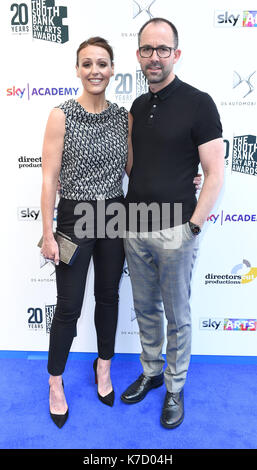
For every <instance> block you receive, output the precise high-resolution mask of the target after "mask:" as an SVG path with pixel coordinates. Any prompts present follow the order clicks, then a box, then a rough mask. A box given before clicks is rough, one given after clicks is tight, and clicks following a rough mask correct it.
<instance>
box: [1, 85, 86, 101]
mask: <svg viewBox="0 0 257 470" xmlns="http://www.w3.org/2000/svg"><path fill="white" fill-rule="evenodd" d="M78 91H79V88H72V87H69V88H68V87H67V88H66V87H59V88H55V87H40V88H35V87H32V86H31V85H30V84H29V83H27V85H26V87H24V88H21V87H17V86H16V85H13V86H12V87H10V88H7V90H6V96H12V97H15V98H20V99H22V98H27V99H28V100H30V99H31V98H34V97H35V96H57V95H58V96H69V97H70V98H71V97H73V96H76V95H77V93H78Z"/></svg>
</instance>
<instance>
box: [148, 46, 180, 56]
mask: <svg viewBox="0 0 257 470" xmlns="http://www.w3.org/2000/svg"><path fill="white" fill-rule="evenodd" d="M172 50H173V51H175V50H176V49H175V47H168V46H159V47H151V46H142V47H139V54H140V56H141V57H143V58H144V59H148V58H149V57H152V55H153V52H154V51H156V52H157V55H158V57H160V58H161V59H167V58H168V57H169V56H170V54H171V51H172Z"/></svg>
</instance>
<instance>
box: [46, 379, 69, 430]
mask: <svg viewBox="0 0 257 470" xmlns="http://www.w3.org/2000/svg"><path fill="white" fill-rule="evenodd" d="M62 386H63V388H64V383H63V381H62ZM49 395H50V386H49ZM49 413H50V416H51V418H52V420H53V422H54V424H56V426H58V428H62V427H63V425H64V424H65V423H66V421H67V418H68V416H69V408H67V411H66V413H64V414H63V415H56V414H54V413H51V411H50V408H49Z"/></svg>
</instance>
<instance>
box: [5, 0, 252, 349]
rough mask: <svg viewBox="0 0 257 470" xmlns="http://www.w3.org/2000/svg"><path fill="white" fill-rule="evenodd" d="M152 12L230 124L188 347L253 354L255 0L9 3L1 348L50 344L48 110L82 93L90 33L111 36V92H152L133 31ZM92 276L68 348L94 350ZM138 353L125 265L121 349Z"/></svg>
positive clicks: (185, 70) (189, 73)
mask: <svg viewBox="0 0 257 470" xmlns="http://www.w3.org/2000/svg"><path fill="white" fill-rule="evenodd" d="M246 7H248V8H251V9H248V10H247V9H246ZM152 17H165V18H167V19H169V20H171V21H172V22H173V23H174V24H175V25H176V26H177V29H178V32H179V38H180V40H179V47H180V49H181V50H182V55H181V59H180V61H179V63H178V64H177V65H176V66H175V73H176V74H177V75H178V77H179V78H180V79H182V80H183V81H185V82H188V83H190V84H191V85H193V86H195V87H197V88H199V89H201V90H203V91H206V92H208V93H209V94H210V95H211V96H212V97H213V99H214V101H215V102H216V104H217V107H218V110H219V112H220V116H221V120H222V124H223V129H224V142H225V153H224V169H225V183H224V187H223V190H222V193H221V195H220V197H219V200H218V201H217V203H216V205H215V207H214V208H213V210H212V212H211V213H210V214H209V217H208V219H207V220H206V223H205V227H204V230H203V233H202V234H201V243H200V247H201V248H200V253H199V257H198V260H197V263H196V266H195V269H194V274H193V281H192V297H191V307H192V321H193V338H192V340H193V342H192V353H193V354H199V355H207V354H210V355H242V356H245V355H246V356H247V355H249V356H255V355H256V354H257V307H256V291H257V249H256V245H257V208H256V201H257V184H256V183H257V58H256V46H257V4H254V3H251V2H250V3H249V4H247V3H245V2H243V1H237V0H234V1H233V2H232V1H224V0H222V1H219V0H216V1H211V0H210V1H206V0H196V1H195V2H188V1H187V0H181V1H180V2H175V1H173V0H146V1H141V0H122V1H121V0H99V1H98V2H97V3H96V2H90V1H88V0H73V1H71V0H32V1H30V0H27V1H25V2H17V3H15V2H14V1H13V0H5V1H4V2H2V4H1V20H0V21H1V43H2V50H3V53H2V56H3V60H2V67H1V78H0V80H1V97H0V98H1V117H2V119H1V122H2V124H1V130H2V141H1V148H2V155H1V159H0V165H1V184H0V193H1V222H2V224H1V239H0V243H1V245H0V247H1V256H0V259H1V270H0V273H1V274H0V275H1V328H0V349H2V350H16V351H23V350H25V351H47V350H48V342H49V330H50V326H51V320H52V316H53V314H54V311H55V306H56V285H55V273H54V267H53V266H52V265H51V264H45V265H42V263H40V253H39V248H38V247H37V242H38V240H39V238H40V237H41V231H42V225H41V224H42V219H41V209H40V194H41V181H42V180H41V157H42V142H43V135H44V130H45V125H46V121H47V118H48V115H49V112H50V110H51V109H52V108H53V107H54V106H56V105H58V104H60V103H62V102H63V101H65V100H67V99H70V98H77V97H79V96H80V94H81V84H80V81H79V79H78V78H77V77H76V70H75V60H76V50H77V48H78V46H79V44H80V43H81V42H82V41H84V40H85V39H87V38H88V37H90V36H96V35H100V36H102V37H104V38H106V39H107V40H108V41H109V42H110V44H111V45H112V46H113V49H114V54H115V74H114V76H113V78H112V80H111V82H110V85H109V87H108V93H107V97H108V99H109V100H110V101H113V102H116V103H118V104H119V105H121V106H125V107H126V108H127V109H128V110H129V109H130V107H131V104H132V102H133V100H134V99H135V98H136V97H137V96H139V95H140V94H142V93H145V92H146V91H147V84H146V82H145V80H144V77H143V75H142V73H141V70H140V67H139V64H138V63H137V59H136V49H137V33H138V31H139V29H140V27H141V25H142V24H143V23H144V22H145V21H147V20H148V19H149V18H152ZM199 170H200V172H201V168H199ZM126 188H127V179H126V177H124V191H125V192H126ZM57 203H58V196H57V198H56V205H57ZM55 220H56V210H55V214H54V224H55ZM93 283H94V272H93V267H92V265H91V267H90V271H89V275H88V280H87V285H86V290H85V298H84V304H83V310H82V315H81V318H80V320H79V324H78V336H77V338H75V339H74V343H73V345H72V351H76V352H95V351H96V335H95V330H94V296H93ZM140 350H141V348H140V342H139V331H138V325H137V320H136V318H135V312H134V308H133V299H132V292H131V285H130V276H129V271H128V269H127V266H126V264H125V266H124V273H123V277H122V280H121V285H120V309H119V322H118V330H117V337H116V352H119V353H121V352H122V353H137V352H140ZM164 352H165V345H164Z"/></svg>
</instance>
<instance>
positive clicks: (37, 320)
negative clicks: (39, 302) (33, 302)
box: [27, 304, 56, 334]
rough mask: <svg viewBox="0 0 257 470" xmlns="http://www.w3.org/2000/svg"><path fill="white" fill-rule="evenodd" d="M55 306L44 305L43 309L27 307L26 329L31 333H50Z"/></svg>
mask: <svg viewBox="0 0 257 470" xmlns="http://www.w3.org/2000/svg"><path fill="white" fill-rule="evenodd" d="M55 308H56V305H53V304H52V305H45V307H44V309H43V308H41V307H29V308H28V310H27V315H28V320H27V323H28V329H29V330H32V331H44V330H45V332H46V334H49V333H50V329H51V324H52V320H53V315H54V312H55Z"/></svg>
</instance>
